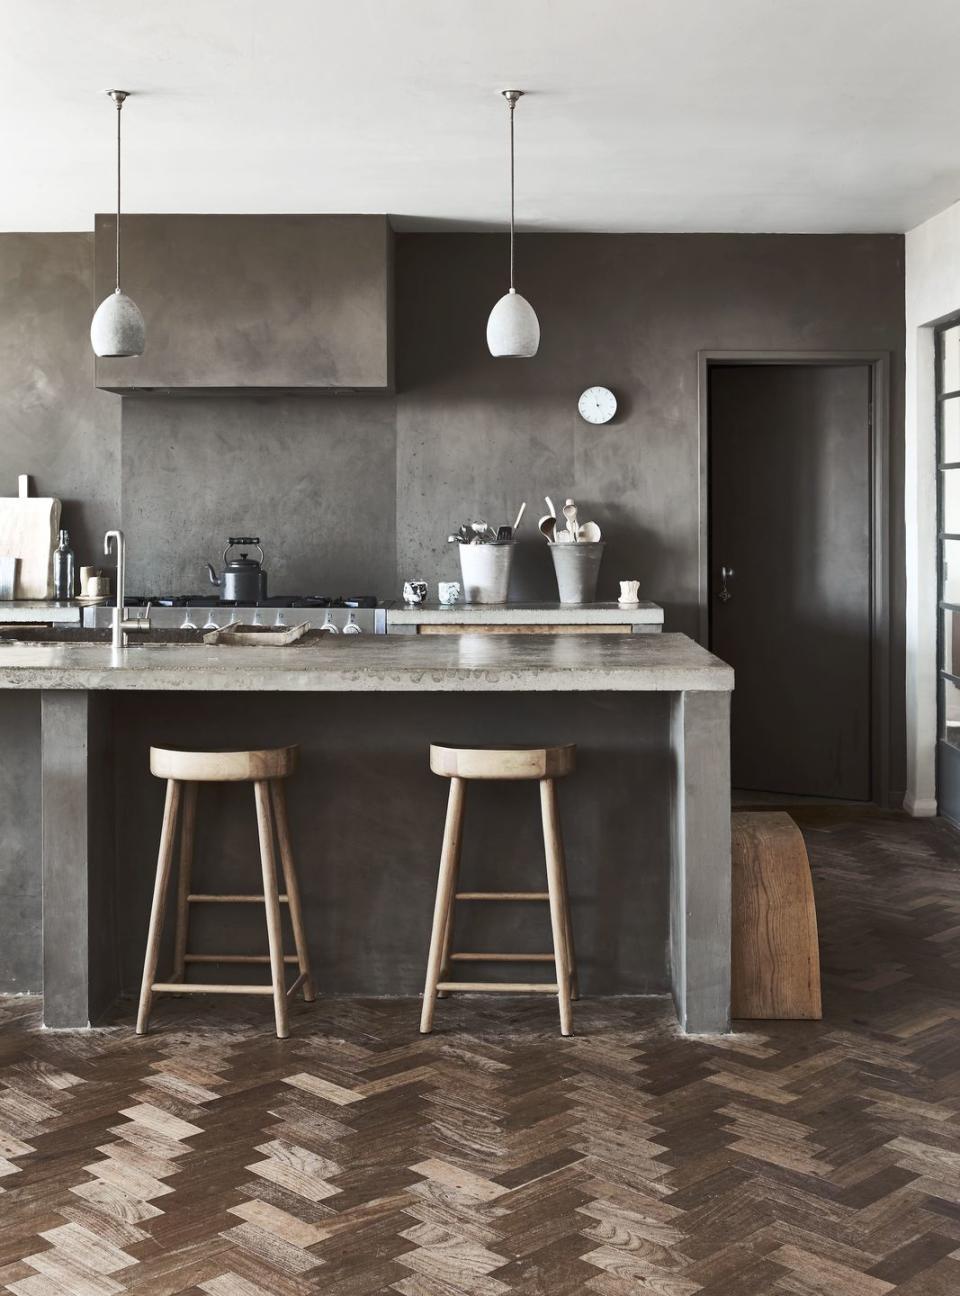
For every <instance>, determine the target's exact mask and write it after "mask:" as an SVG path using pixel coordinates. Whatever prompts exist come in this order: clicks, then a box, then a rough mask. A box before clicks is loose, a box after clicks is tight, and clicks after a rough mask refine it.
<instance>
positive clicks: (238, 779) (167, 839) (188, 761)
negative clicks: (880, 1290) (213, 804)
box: [137, 746, 316, 1039]
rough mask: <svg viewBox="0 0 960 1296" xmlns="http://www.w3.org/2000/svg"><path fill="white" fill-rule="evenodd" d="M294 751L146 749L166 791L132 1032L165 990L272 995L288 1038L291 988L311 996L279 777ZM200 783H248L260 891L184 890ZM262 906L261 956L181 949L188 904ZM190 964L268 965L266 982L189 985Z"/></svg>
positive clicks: (141, 1029)
mask: <svg viewBox="0 0 960 1296" xmlns="http://www.w3.org/2000/svg"><path fill="white" fill-rule="evenodd" d="M297 758H298V748H297V747H296V746H292V747H275V748H264V749H259V750H251V751H182V750H175V749H171V748H168V747H151V748H150V772H151V773H152V774H154V775H155V776H156V777H157V778H162V779H166V781H167V794H166V801H165V804H164V811H163V828H162V830H161V833H160V852H159V856H158V858H157V874H156V881H155V883H154V892H153V905H152V907H151V911H150V927H149V931H148V935H147V949H146V955H145V958H144V964H143V982H142V984H141V988H140V1009H139V1012H138V1015H137V1034H138V1035H145V1034H146V1032H147V1029H148V1025H149V1019H150V1009H151V1006H152V1003H153V997H154V995H155V994H158V993H172V994H255V995H271V996H272V997H273V1004H274V1016H275V1019H276V1028H277V1035H278V1036H279V1037H280V1038H281V1039H285V1038H286V1037H287V1035H289V1033H290V1032H289V1027H288V1024H287V1003H288V1001H289V999H290V998H291V997H292V996H293V995H294V994H295V993H296V991H297V990H298V989H302V991H303V997H304V999H305V1000H306V1001H307V1002H308V1003H312V1002H313V1000H314V999H315V998H316V991H315V990H314V986H313V978H312V975H311V972H310V961H309V955H308V952H307V942H306V935H305V933H304V927H303V913H302V909H301V905H300V890H299V887H298V885H297V875H296V869H295V867H294V862H293V844H292V839H291V836H290V827H289V824H288V822H287V803H286V794H285V791H284V780H285V779H287V778H289V776H290V775H291V774H292V773H293V772H294V770H295V769H296V767H297ZM201 783H252V784H253V789H254V803H255V806H256V812H257V830H258V836H259V845H260V865H261V872H262V875H263V893H262V894H258V895H244V894H230V895H223V894H213V895H211V894H205V893H196V892H193V891H192V890H191V873H192V867H193V839H194V828H195V824H196V809H197V790H198V787H199V785H200V784H201ZM178 820H180V824H179V827H180V865H179V874H178V879H177V882H178V888H177V927H176V937H175V944H174V959H173V971H172V973H171V976H170V979H169V980H168V981H158V980H156V975H157V962H158V958H159V952H160V938H161V935H162V932H163V918H164V909H165V906H166V898H167V890H168V887H169V882H170V875H171V872H172V867H173V855H174V849H175V846H176V836H177V828H178ZM275 838H276V845H278V846H279V854H280V865H281V868H282V869H283V879H284V888H285V890H284V893H283V894H282V895H281V894H280V892H279V889H278V886H277V863H276V850H275V840H274V839H275ZM251 903H252V904H262V905H263V906H264V911H265V916H266V928H267V944H268V948H269V953H268V954H196V953H189V952H188V951H187V935H188V925H189V907H190V905H191V904H230V905H233V904H251ZM281 904H285V905H286V906H287V910H288V912H289V914H290V923H291V926H292V928H293V936H294V941H295V944H296V950H297V952H296V954H295V955H292V954H284V952H283V928H282V924H281V918H280V906H281ZM196 963H201V964H203V963H240V964H243V963H245V964H257V963H264V964H269V965H270V984H269V985H249V984H224V983H220V982H216V983H206V982H205V983H203V984H197V983H195V982H188V981H187V980H186V969H187V966H188V965H189V964H196ZM287 963H295V964H297V966H298V970H299V975H298V976H297V978H296V979H295V980H294V982H293V984H292V985H291V986H289V987H287V986H286V985H285V981H286V977H285V966H286V964H287Z"/></svg>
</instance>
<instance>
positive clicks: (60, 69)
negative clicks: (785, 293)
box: [0, 0, 960, 231]
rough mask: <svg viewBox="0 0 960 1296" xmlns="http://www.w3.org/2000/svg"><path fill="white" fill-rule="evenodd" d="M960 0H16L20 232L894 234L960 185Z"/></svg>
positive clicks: (6, 0)
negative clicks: (245, 217) (384, 227)
mask: <svg viewBox="0 0 960 1296" xmlns="http://www.w3.org/2000/svg"><path fill="white" fill-rule="evenodd" d="M958 65H960V4H958V3H957V0H512V2H508V0H338V2H337V3H331V2H330V0H268V2H264V0H127V3H122V2H121V0H16V3H14V0H3V4H2V11H0V149H2V154H0V156H2V159H3V172H4V177H5V183H4V184H3V185H2V186H0V229H4V230H69V229H90V228H91V227H92V223H93V215H92V214H93V212H95V211H103V210H109V208H110V207H111V204H112V202H113V179H112V167H113V137H112V132H113V130H114V116H113V114H114V109H113V106H112V104H111V103H110V102H109V100H107V99H106V98H104V97H103V96H102V95H101V94H100V93H99V91H101V90H102V89H104V88H107V87H109V86H119V87H120V88H123V89H130V90H134V91H136V92H138V93H137V97H136V98H132V99H130V100H129V101H128V103H127V106H126V108H125V109H124V118H123V120H124V130H125V136H124V138H125V195H126V196H125V206H126V207H127V208H128V209H129V210H131V211H149V212H160V211H174V212H187V211H189V212H270V211H278V212H299V211H309V212H336V211H340V212H382V211H386V212H390V213H391V214H393V215H394V217H395V219H396V223H397V225H398V226H400V227H401V228H404V227H407V228H409V227H414V228H432V227H439V228H453V229H456V228H477V229H482V228H490V227H494V226H496V227H500V226H501V225H502V222H503V219H504V214H505V206H506V182H507V169H506V145H507V112H506V107H505V105H504V104H503V101H502V100H501V99H500V97H499V95H498V93H497V92H498V91H499V90H500V89H502V88H506V87H518V88H521V89H526V90H528V91H529V92H530V93H529V96H528V97H527V98H525V99H523V100H522V101H521V103H520V105H519V107H518V109H517V151H518V222H519V224H520V227H521V228H526V229H533V228H539V229H544V230H610V231H636V230H675V231H688V230H785V231H899V230H906V229H909V228H911V227H912V226H913V225H916V224H917V223H918V222H919V221H921V220H923V219H925V218H926V217H927V216H930V215H932V214H933V213H934V212H937V211H939V210H941V209H942V208H944V207H946V206H948V205H949V204H950V203H951V202H953V201H955V200H956V199H958V198H960V131H958V126H960V95H958V93H957V68H958Z"/></svg>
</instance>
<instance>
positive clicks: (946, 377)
mask: <svg viewBox="0 0 960 1296" xmlns="http://www.w3.org/2000/svg"><path fill="white" fill-rule="evenodd" d="M936 365H937V369H936V384H937V562H938V566H939V578H938V582H939V588H938V598H939V605H940V626H939V635H938V647H937V652H938V656H939V661H938V666H939V672H940V697H939V724H940V738H941V741H943V742H947V743H950V744H951V746H953V747H960V322H958V321H956V320H951V321H949V322H948V323H946V324H941V325H940V326H939V328H938V329H937V330H936Z"/></svg>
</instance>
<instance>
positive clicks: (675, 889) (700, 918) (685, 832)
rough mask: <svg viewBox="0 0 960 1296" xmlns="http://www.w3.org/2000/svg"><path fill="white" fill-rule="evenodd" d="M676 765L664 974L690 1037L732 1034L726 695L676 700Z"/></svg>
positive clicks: (673, 729) (673, 736)
mask: <svg viewBox="0 0 960 1296" xmlns="http://www.w3.org/2000/svg"><path fill="white" fill-rule="evenodd" d="M670 732H671V749H672V753H673V760H674V787H673V825H672V844H671V866H670V972H671V981H672V989H673V996H674V1000H675V1001H676V1005H677V1015H678V1016H679V1018H680V1024H681V1026H682V1027H683V1029H684V1030H685V1031H687V1032H688V1033H690V1034H705V1033H712V1032H716V1031H725V1030H728V1029H729V1026H730V694H729V693H679V694H676V695H675V697H674V701H673V707H672V713H671V725H670Z"/></svg>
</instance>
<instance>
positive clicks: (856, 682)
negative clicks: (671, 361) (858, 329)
mask: <svg viewBox="0 0 960 1296" xmlns="http://www.w3.org/2000/svg"><path fill="white" fill-rule="evenodd" d="M709 396H710V405H709V481H710V642H711V647H712V649H713V651H714V652H715V653H716V654H717V655H718V656H719V657H722V658H723V659H724V660H725V661H727V662H729V663H730V664H731V665H732V666H733V667H734V669H735V671H736V689H735V692H734V695H733V722H732V723H733V739H732V741H733V783H734V787H737V788H743V789H748V790H754V791H767V792H783V793H792V794H794V795H802V796H819V797H841V798H845V799H850V800H863V801H866V800H869V799H870V793H871V787H870V772H871V771H870V695H871V685H870V658H871V629H870V616H871V601H870V572H871V559H870V554H871V536H870V462H871V447H870V369H869V367H868V366H867V365H859V364H855V365H717V366H715V367H712V368H711V369H710V372H709ZM724 567H725V568H727V569H728V570H732V572H733V575H731V576H728V577H727V578H726V582H724V580H723V577H722V569H723V568H724ZM724 584H725V588H724ZM725 596H726V597H725Z"/></svg>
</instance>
